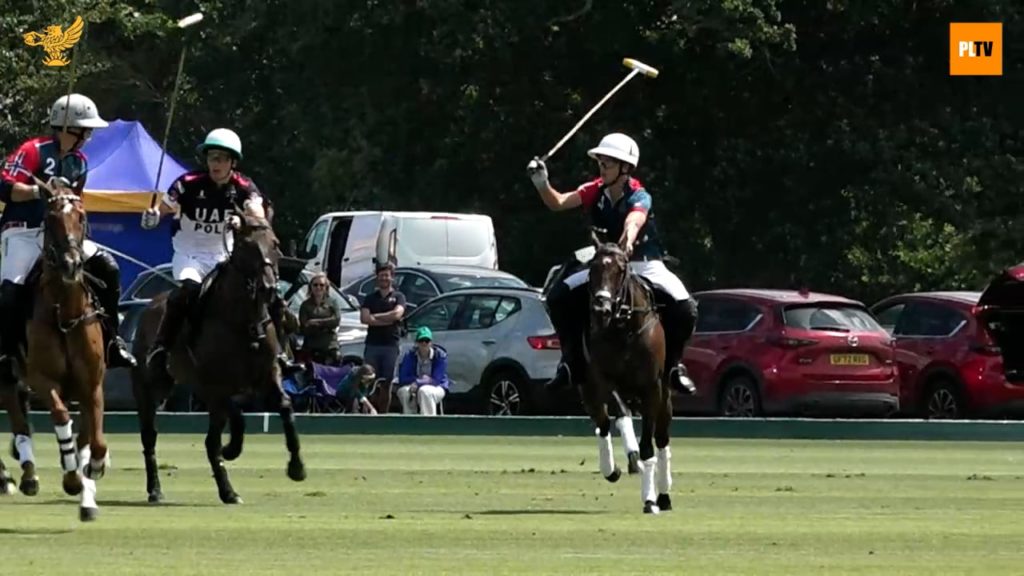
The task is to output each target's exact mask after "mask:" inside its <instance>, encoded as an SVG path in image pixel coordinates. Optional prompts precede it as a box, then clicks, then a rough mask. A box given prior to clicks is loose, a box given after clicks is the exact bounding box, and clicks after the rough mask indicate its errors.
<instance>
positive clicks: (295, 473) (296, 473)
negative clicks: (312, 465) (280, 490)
mask: <svg viewBox="0 0 1024 576" xmlns="http://www.w3.org/2000/svg"><path fill="white" fill-rule="evenodd" d="M288 477H289V478H291V479H292V480H294V481H296V482H302V481H303V480H305V479H306V466H305V465H304V464H303V463H302V460H292V461H290V462H288Z"/></svg>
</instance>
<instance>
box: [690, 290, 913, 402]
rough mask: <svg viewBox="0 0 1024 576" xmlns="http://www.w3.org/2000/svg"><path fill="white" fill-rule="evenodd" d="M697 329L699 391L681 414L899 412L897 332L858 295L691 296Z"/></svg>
mask: <svg viewBox="0 0 1024 576" xmlns="http://www.w3.org/2000/svg"><path fill="white" fill-rule="evenodd" d="M693 296H694V298H696V300H697V303H698V305H699V308H698V310H699V313H698V317H697V328H696V331H695V333H694V335H693V338H692V339H691V340H690V344H689V345H688V346H687V349H686V354H685V356H684V361H685V362H686V366H687V368H688V369H689V371H690V376H691V377H692V378H693V380H694V382H695V383H696V384H697V394H696V395H695V396H689V397H683V396H680V395H677V396H676V406H677V407H678V408H679V410H680V411H686V412H691V411H696V412H712V413H717V414H721V415H723V416H760V415H763V414H789V413H797V412H841V413H844V414H847V415H862V414H873V415H888V414H890V413H892V412H895V411H896V410H898V409H899V383H898V381H897V377H896V367H895V364H894V350H893V345H892V338H891V337H890V336H889V334H888V333H887V332H886V331H885V329H883V328H882V327H881V326H880V325H879V324H878V322H876V321H875V319H874V317H872V316H871V313H870V312H869V311H868V309H867V308H866V307H865V306H864V305H863V304H862V303H860V302H857V301H855V300H850V299H848V298H843V297H841V296H832V295H829V294H817V293H813V292H797V291H794V290H746V289H734V290H712V291H707V292H699V293H696V294H694V295H693Z"/></svg>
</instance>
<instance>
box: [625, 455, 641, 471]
mask: <svg viewBox="0 0 1024 576" xmlns="http://www.w3.org/2000/svg"><path fill="white" fill-rule="evenodd" d="M626 460H627V461H628V462H629V466H627V467H626V469H627V470H629V473H630V474H639V473H640V453H639V452H630V453H629V454H627V455H626Z"/></svg>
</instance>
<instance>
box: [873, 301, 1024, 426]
mask: <svg viewBox="0 0 1024 576" xmlns="http://www.w3.org/2000/svg"><path fill="white" fill-rule="evenodd" d="M980 297H981V293H980V292H919V293H913V294H900V295H898V296H891V297H889V298H886V299H885V300H882V301H881V302H879V303H877V304H875V305H874V306H872V307H871V310H872V311H873V312H874V314H875V317H876V318H878V322H879V323H880V324H881V325H882V326H883V327H884V328H885V329H886V330H888V331H889V333H891V334H892V335H893V336H894V337H895V338H896V363H897V365H898V367H899V371H900V380H901V385H900V408H901V410H902V411H904V412H907V413H910V414H913V415H917V416H923V417H926V418H961V417H963V416H968V415H970V416H978V415H992V414H997V415H1005V414H1007V413H1009V412H1012V411H1015V410H1019V409H1020V408H1022V407H1024V387H1022V386H1014V385H1011V384H1010V383H1008V382H1007V381H1006V377H1005V376H1004V375H1003V361H1002V357H1001V356H1000V352H999V348H998V347H997V346H996V345H995V344H994V342H993V341H992V340H991V339H990V338H989V336H988V334H987V333H986V332H985V330H984V329H983V326H982V324H981V323H980V322H978V320H977V318H976V317H975V308H976V305H977V303H978V299H979V298H980Z"/></svg>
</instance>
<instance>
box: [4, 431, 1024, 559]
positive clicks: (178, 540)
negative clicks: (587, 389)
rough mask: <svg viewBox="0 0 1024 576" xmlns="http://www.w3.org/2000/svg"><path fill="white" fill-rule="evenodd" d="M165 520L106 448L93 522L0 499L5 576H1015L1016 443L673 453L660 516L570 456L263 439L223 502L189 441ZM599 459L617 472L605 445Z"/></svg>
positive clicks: (177, 461)
mask: <svg viewBox="0 0 1024 576" xmlns="http://www.w3.org/2000/svg"><path fill="white" fill-rule="evenodd" d="M160 442H161V445H160V454H161V456H162V463H163V464H164V466H165V468H166V469H165V470H163V471H162V475H163V476H162V481H163V487H164V492H165V494H166V495H167V498H168V500H167V502H166V503H165V504H163V505H160V506H151V505H147V504H145V493H144V487H145V484H144V475H143V472H142V469H141V464H142V462H141V456H140V455H139V448H138V441H137V439H136V437H135V436H130V435H114V436H112V437H111V446H112V450H113V452H112V455H113V465H114V467H113V468H112V469H111V470H110V471H109V472H108V474H107V476H106V477H105V478H104V479H103V480H101V481H100V483H99V490H100V493H99V501H100V506H101V517H100V519H99V520H98V521H97V522H95V523H93V524H80V523H79V522H78V519H77V517H78V514H77V505H76V501H75V500H74V499H72V498H69V497H66V496H64V495H63V494H62V493H60V477H59V474H58V469H57V458H56V446H55V441H54V440H53V436H52V434H39V435H38V438H37V446H36V452H37V457H38V459H39V461H40V464H41V465H42V467H43V468H42V471H41V477H42V481H43V486H42V490H41V492H40V494H39V495H38V496H36V497H34V498H28V497H25V496H21V495H15V496H7V497H2V498H0V535H2V537H0V542H3V543H4V546H3V549H4V551H5V553H4V557H3V559H2V560H0V572H4V573H8V574H18V575H23V574H26V575H27V574H76V575H78V574H104V575H118V574H146V575H152V574H204V575H211V574H231V575H234V576H244V575H251V574H286V573H295V572H296V571H299V573H302V574H311V575H315V574H328V573H353V574H412V573H429V574H440V573H477V574H485V573H487V574H503V573H530V574H543V573H575V574H624V573H663V574H664V573H677V574H679V573H686V574H786V575H800V574H927V575H937V574H942V575H948V574H979V575H980V574H985V575H991V574H1021V573H1024V522H1022V519H1024V446H1021V445H1019V444H1010V443H991V444H975V443H938V442H935V443H890V442H827V441H736V440H721V441H716V440H682V439H679V440H676V441H675V443H674V444H673V448H674V454H673V464H674V469H675V474H674V480H675V487H674V490H673V491H674V504H675V510H673V511H672V512H670V513H665V514H662V515H660V516H657V517H651V516H644V515H642V514H640V509H641V503H640V497H639V480H638V477H636V476H631V477H623V480H621V481H620V482H619V483H618V484H608V483H607V482H605V481H604V480H603V479H602V478H601V477H600V476H599V475H598V474H597V473H596V465H597V461H596V456H597V450H596V446H595V444H594V442H593V441H591V440H588V439H578V438H572V439H570V438H501V437H437V436H434V437H425V438H416V437H409V436H387V437H385V436H306V437H303V443H304V445H303V448H304V451H305V458H306V463H307V467H308V469H309V478H308V480H306V481H305V482H303V483H293V482H291V481H289V480H288V479H287V478H286V477H285V474H284V465H285V461H286V452H285V448H284V442H283V439H282V438H280V437H278V436H263V435H251V436H249V438H248V439H247V445H246V451H245V453H244V454H243V455H242V457H241V458H240V459H239V460H238V461H236V462H234V463H230V464H229V469H230V470H231V474H232V480H233V481H234V485H235V489H236V490H237V491H238V492H239V493H240V494H241V496H242V497H243V498H244V499H245V504H243V505H241V506H236V507H227V506H224V505H222V504H220V503H219V500H218V499H217V495H216V489H215V487H214V485H213V480H212V478H211V477H210V473H209V468H208V466H207V463H206V459H205V456H204V451H203V447H202V446H203V440H202V437H200V436H184V435H166V436H163V437H161V438H160ZM616 458H617V459H618V462H619V463H620V464H624V463H623V462H622V452H621V446H620V444H619V442H618V439H616Z"/></svg>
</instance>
